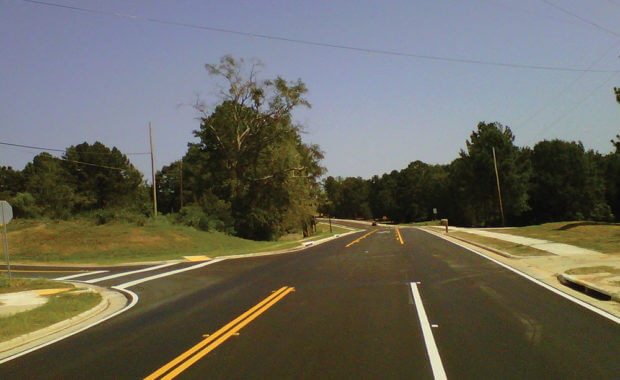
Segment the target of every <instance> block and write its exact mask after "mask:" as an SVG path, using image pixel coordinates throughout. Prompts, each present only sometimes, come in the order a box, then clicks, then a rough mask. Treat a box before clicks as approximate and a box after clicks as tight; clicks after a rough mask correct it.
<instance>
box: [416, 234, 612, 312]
mask: <svg viewBox="0 0 620 380" xmlns="http://www.w3.org/2000/svg"><path fill="white" fill-rule="evenodd" d="M418 228H420V229H422V230H424V231H427V232H430V233H433V234H435V235H437V236H439V237H442V238H444V239H446V240H449V241H452V242H454V243H457V244H460V245H463V246H465V247H467V248H469V249H472V250H474V251H478V252H481V253H483V254H485V255H487V256H490V257H492V258H494V259H496V260H498V261H500V262H502V263H504V264H507V265H509V266H511V267H513V268H515V269H517V270H519V271H521V272H523V273H526V274H528V275H530V276H532V277H534V278H536V279H538V280H540V281H542V282H544V283H546V284H548V285H550V286H552V287H554V288H556V289H558V290H560V291H562V292H565V293H569V294H571V295H573V296H575V297H577V298H579V299H581V300H582V301H585V302H587V303H589V304H591V305H594V306H596V307H598V308H600V309H603V310H605V311H607V312H610V313H612V314H614V315H616V316H618V317H620V257H618V256H616V255H608V254H603V253H599V252H596V251H592V250H585V249H582V248H579V247H575V246H571V245H568V244H559V243H553V242H549V241H545V240H539V239H531V238H527V237H519V236H515V235H508V234H502V233H498V232H489V231H485V230H479V229H474V228H455V227H450V228H449V232H448V233H447V234H446V232H445V229H444V227H434V226H432V227H431V226H427V227H418ZM454 231H461V232H466V233H467V234H474V235H480V236H485V237H491V238H493V239H498V240H503V241H507V242H512V243H517V244H522V245H524V246H534V247H535V248H536V249H538V250H541V251H545V252H546V253H548V254H547V255H544V256H516V255H511V254H509V253H506V252H504V251H501V250H497V249H494V248H491V247H488V246H485V245H484V244H480V243H479V242H474V241H473V240H471V239H469V240H468V238H467V237H463V235H459V236H458V237H457V236H452V235H450V232H454Z"/></svg>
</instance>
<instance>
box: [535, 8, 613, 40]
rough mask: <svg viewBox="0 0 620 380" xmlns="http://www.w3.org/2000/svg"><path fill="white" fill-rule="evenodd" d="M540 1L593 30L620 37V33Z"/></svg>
mask: <svg viewBox="0 0 620 380" xmlns="http://www.w3.org/2000/svg"><path fill="white" fill-rule="evenodd" d="M540 1H542V2H543V3H545V4H547V5H548V6H550V7H552V8H554V9H557V10H558V11H560V12H562V13H566V14H567V15H569V16H572V17H575V18H576V19H578V20H580V21H582V22H585V23H586V24H588V25H592V26H593V27H595V28H597V29H599V30H602V31H603V32H605V33H608V34H611V35H612V36H616V37H620V33H618V32H615V31H613V30H610V29H607V28H605V27H604V26H601V25H599V24H597V23H595V22H594V21H590V20H588V19H586V18H583V17H581V16H579V15H578V14H576V13H573V12H571V11H569V10H568V9H564V8H562V7H560V6H558V5H555V4H553V3H552V2H550V1H548V0H540Z"/></svg>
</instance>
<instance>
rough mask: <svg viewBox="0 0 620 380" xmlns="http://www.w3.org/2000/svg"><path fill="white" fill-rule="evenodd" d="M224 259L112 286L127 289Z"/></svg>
mask: <svg viewBox="0 0 620 380" xmlns="http://www.w3.org/2000/svg"><path fill="white" fill-rule="evenodd" d="M224 260H226V259H223V258H221V259H213V260H210V261H206V262H204V263H200V264H196V265H192V266H191V267H186V268H181V269H176V270H172V271H170V272H164V273H159V274H156V275H153V276H150V277H144V278H139V279H137V280H134V281H129V282H126V283H124V284H120V285H117V286H114V288H115V289H120V290H125V289H127V288H129V287H132V286H135V285H138V284H141V283H143V282H147V281H151V280H156V279H158V278H162V277H168V276H172V275H174V274H177V273H181V272H186V271H189V270H194V269H198V268H202V267H206V266H207V265H211V264H215V263H219V262H220V261H224Z"/></svg>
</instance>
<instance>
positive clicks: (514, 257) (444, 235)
mask: <svg viewBox="0 0 620 380" xmlns="http://www.w3.org/2000/svg"><path fill="white" fill-rule="evenodd" d="M417 228H421V229H424V231H428V232H430V233H432V234H434V235H437V236H440V237H442V238H446V239H456V240H459V241H461V242H463V243H467V244H470V245H473V246H475V247H478V248H482V249H485V250H487V251H490V252H493V253H496V254H498V255H500V256H504V257H506V258H509V259H515V260H519V259H525V258H531V257H530V256H516V255H513V254H510V253H508V252H504V251H500V250H499V249H495V248H491V247H488V246H486V245H483V244H480V243H474V242H471V241H469V240H466V239H463V238H460V237H457V236H452V235H446V234H445V233H441V232H437V231H433V230H432V229H429V228H424V227H417ZM550 256H552V255H550Z"/></svg>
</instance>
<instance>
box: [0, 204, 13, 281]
mask: <svg viewBox="0 0 620 380" xmlns="http://www.w3.org/2000/svg"><path fill="white" fill-rule="evenodd" d="M11 219H13V208H12V207H11V205H10V204H9V202H7V201H0V223H2V242H3V243H4V244H3V245H4V254H5V255H6V269H7V271H8V272H9V281H10V280H11V263H10V262H9V242H8V241H7V237H6V225H7V224H9V222H10V221H11Z"/></svg>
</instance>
